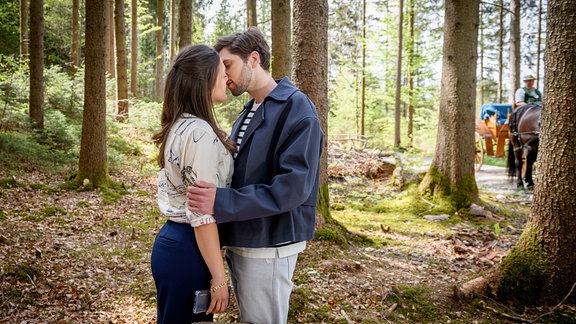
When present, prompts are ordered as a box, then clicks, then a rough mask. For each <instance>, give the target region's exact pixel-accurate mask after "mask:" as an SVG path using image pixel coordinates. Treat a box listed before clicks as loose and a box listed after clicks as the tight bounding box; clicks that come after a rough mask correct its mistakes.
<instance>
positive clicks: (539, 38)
mask: <svg viewBox="0 0 576 324" xmlns="http://www.w3.org/2000/svg"><path fill="white" fill-rule="evenodd" d="M541 43H542V0H539V1H538V31H537V32H536V80H535V81H534V86H535V87H536V88H538V86H539V85H540V53H541V48H542V45H541Z"/></svg>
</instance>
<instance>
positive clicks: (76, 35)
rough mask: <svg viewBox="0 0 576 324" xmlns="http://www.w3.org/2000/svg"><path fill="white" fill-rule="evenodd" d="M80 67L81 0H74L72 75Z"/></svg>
mask: <svg viewBox="0 0 576 324" xmlns="http://www.w3.org/2000/svg"><path fill="white" fill-rule="evenodd" d="M78 66H80V0H72V73H76V71H77V70H78Z"/></svg>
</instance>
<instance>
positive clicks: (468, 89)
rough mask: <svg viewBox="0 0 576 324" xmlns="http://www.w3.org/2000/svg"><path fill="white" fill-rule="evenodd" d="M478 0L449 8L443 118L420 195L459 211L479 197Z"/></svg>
mask: <svg viewBox="0 0 576 324" xmlns="http://www.w3.org/2000/svg"><path fill="white" fill-rule="evenodd" d="M479 7H480V1H479V0H473V1H469V2H464V1H459V0H449V1H446V3H445V15H444V44H443V60H442V85H441V90H440V118H439V121H438V134H437V140H436V150H435V154H434V159H433V160H432V165H431V166H430V170H428V172H427V174H426V176H425V177H424V179H423V180H422V183H421V184H420V193H421V194H431V195H433V196H434V198H440V199H442V198H449V199H448V201H449V202H450V203H451V204H452V206H453V207H455V209H460V208H462V207H467V206H469V205H470V203H471V202H472V201H474V200H477V197H478V188H477V186H476V181H475V178H474V150H475V148H474V128H475V123H474V122H475V120H474V119H475V118H474V116H475V115H476V111H475V106H476V105H475V102H476V61H477V58H478V54H477V50H478V49H477V45H478V23H479V15H478V14H479Z"/></svg>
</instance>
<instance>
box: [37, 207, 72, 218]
mask: <svg viewBox="0 0 576 324" xmlns="http://www.w3.org/2000/svg"><path fill="white" fill-rule="evenodd" d="M40 214H42V215H44V216H46V217H52V216H56V215H58V214H60V215H66V209H64V208H62V207H60V206H48V207H44V208H42V210H40Z"/></svg>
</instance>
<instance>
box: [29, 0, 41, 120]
mask: <svg viewBox="0 0 576 324" xmlns="http://www.w3.org/2000/svg"><path fill="white" fill-rule="evenodd" d="M43 105H44V0H34V1H32V2H31V3H30V108H29V109H30V110H29V113H30V119H31V120H32V122H34V127H35V128H44V108H43Z"/></svg>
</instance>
